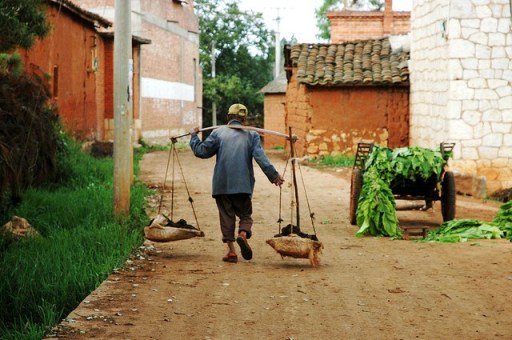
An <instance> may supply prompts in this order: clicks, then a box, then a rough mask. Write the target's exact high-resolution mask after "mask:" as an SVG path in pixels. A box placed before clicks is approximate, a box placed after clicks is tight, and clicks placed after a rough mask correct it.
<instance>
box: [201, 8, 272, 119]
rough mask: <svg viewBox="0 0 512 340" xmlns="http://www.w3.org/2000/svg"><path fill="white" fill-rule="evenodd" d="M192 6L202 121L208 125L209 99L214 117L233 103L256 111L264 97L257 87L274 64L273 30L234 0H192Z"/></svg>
mask: <svg viewBox="0 0 512 340" xmlns="http://www.w3.org/2000/svg"><path fill="white" fill-rule="evenodd" d="M194 6H195V9H196V13H197V15H198V17H199V27H200V38H199V39H200V43H199V53H200V58H199V59H200V63H201V66H202V69H203V79H204V82H203V107H204V109H203V125H209V124H210V123H211V117H212V111H211V106H212V102H213V101H215V102H216V104H217V113H218V116H219V118H221V119H219V121H223V120H224V118H225V116H226V113H227V110H228V108H229V106H230V105H231V104H232V103H234V102H241V103H243V104H245V105H246V106H247V107H248V109H249V111H250V112H251V113H253V114H256V115H257V114H260V115H261V113H262V112H263V97H262V95H261V94H257V91H258V90H259V89H260V88H262V87H263V86H264V85H265V84H267V83H268V82H269V81H270V80H271V79H272V66H273V62H272V58H273V50H272V33H271V32H270V31H269V30H267V29H266V27H265V24H264V21H263V16H262V14H261V13H255V12H252V11H242V10H240V8H238V1H237V0H220V1H215V0H196V1H194ZM213 46H215V52H214V60H215V71H216V72H215V73H216V76H215V78H213V77H212V61H213V59H212V50H213ZM250 118H251V117H250ZM252 118H254V117H252Z"/></svg>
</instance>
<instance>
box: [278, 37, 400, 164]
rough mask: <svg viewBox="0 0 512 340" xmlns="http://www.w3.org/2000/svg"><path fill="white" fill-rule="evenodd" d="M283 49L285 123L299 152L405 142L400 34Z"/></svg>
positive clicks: (351, 150)
mask: <svg viewBox="0 0 512 340" xmlns="http://www.w3.org/2000/svg"><path fill="white" fill-rule="evenodd" d="M395 39H396V38H381V39H370V40H364V41H355V42H346V43H343V44H298V45H294V46H290V47H288V48H287V49H286V50H285V69H286V70H287V77H288V87H287V90H286V125H287V128H288V127H292V130H293V132H294V134H296V135H297V136H299V137H300V139H299V141H298V142H297V151H298V153H299V154H307V155H310V156H318V155H325V154H330V155H340V154H347V155H351V154H354V152H355V149H356V147H357V143H358V142H360V141H373V142H375V143H378V144H380V145H383V146H389V147H401V146H407V145H408V142H409V140H408V139H409V138H408V128H409V72H408V67H407V61H408V59H409V52H408V50H407V49H404V48H403V46H402V45H401V44H400V39H396V40H395Z"/></svg>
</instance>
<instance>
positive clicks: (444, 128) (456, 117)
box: [409, 0, 512, 194]
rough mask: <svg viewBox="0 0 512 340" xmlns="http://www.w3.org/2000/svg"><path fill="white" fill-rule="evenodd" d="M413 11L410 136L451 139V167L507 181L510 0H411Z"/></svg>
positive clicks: (511, 124)
mask: <svg viewBox="0 0 512 340" xmlns="http://www.w3.org/2000/svg"><path fill="white" fill-rule="evenodd" d="M412 19H413V20H412V32H411V38H412V39H411V41H412V43H411V61H410V64H409V69H410V76H411V98H410V100H411V127H410V134H411V140H410V144H411V145H420V146H425V147H436V146H437V145H438V144H439V143H440V142H442V141H449V142H455V143H456V147H455V149H454V160H453V161H451V162H450V166H451V168H452V170H454V171H456V172H460V173H461V174H463V175H468V174H469V175H472V176H475V177H476V178H479V177H485V179H486V182H487V193H488V194H489V193H492V192H493V191H495V190H498V189H502V188H509V187H512V87H511V82H512V30H511V15H510V2H509V1H508V0H468V1H464V2H461V1H455V2H454V1H449V0H432V1H420V0H414V2H413V11H412ZM484 191H485V190H484Z"/></svg>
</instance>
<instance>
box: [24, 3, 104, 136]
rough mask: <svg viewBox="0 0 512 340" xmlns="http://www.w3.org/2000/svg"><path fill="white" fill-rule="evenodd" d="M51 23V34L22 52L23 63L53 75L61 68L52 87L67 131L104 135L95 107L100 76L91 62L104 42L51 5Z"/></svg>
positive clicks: (94, 33) (49, 8)
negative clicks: (55, 91) (55, 69)
mask: <svg viewBox="0 0 512 340" xmlns="http://www.w3.org/2000/svg"><path fill="white" fill-rule="evenodd" d="M48 21H49V22H50V24H51V25H52V30H51V31H50V33H49V35H48V36H47V37H46V38H45V39H44V40H43V41H41V40H37V41H36V43H35V44H34V46H33V47H32V48H31V49H30V50H28V51H21V53H22V55H23V58H24V63H25V65H27V66H29V67H30V65H32V66H37V67H39V68H40V69H41V70H42V71H43V72H46V73H47V74H48V75H50V76H53V75H54V67H57V68H58V80H56V79H51V82H52V88H53V89H55V88H57V89H58V93H54V94H53V95H54V96H55V101H56V103H57V105H58V107H59V114H60V116H61V117H62V121H63V124H64V127H65V129H66V130H67V131H69V132H71V133H73V134H74V135H76V136H77V137H79V138H82V139H94V138H96V137H97V136H98V134H99V133H101V128H100V125H99V124H101V123H100V122H101V121H98V119H97V104H96V102H97V99H98V97H97V92H96V81H97V77H98V76H101V74H98V72H99V71H94V70H93V63H92V61H93V56H94V53H95V52H94V50H95V49H96V53H101V50H102V44H103V41H102V39H101V38H100V37H98V35H97V34H96V32H95V31H94V30H93V29H92V28H88V27H86V26H84V23H82V21H80V20H77V19H73V18H72V17H71V16H68V15H66V14H65V13H64V11H62V12H59V11H58V10H57V9H56V8H55V7H53V6H48ZM93 37H96V39H94V38H93ZM94 43H96V47H94V46H93V45H94ZM99 57H100V60H101V55H99ZM55 81H57V84H54V82H55ZM55 85H56V86H55Z"/></svg>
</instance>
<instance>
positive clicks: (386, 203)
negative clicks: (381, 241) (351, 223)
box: [356, 167, 402, 238]
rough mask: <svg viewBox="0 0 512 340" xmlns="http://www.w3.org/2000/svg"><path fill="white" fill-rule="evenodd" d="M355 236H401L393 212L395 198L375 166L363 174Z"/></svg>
mask: <svg viewBox="0 0 512 340" xmlns="http://www.w3.org/2000/svg"><path fill="white" fill-rule="evenodd" d="M357 225H359V226H360V228H359V230H358V231H357V233H356V236H358V237H360V236H363V235H372V236H390V237H394V238H399V237H401V234H402V233H401V231H400V228H399V227H398V218H397V217H396V214H395V198H394V196H393V193H392V192H391V188H390V187H389V183H388V182H386V181H385V180H384V179H383V178H381V176H380V173H379V170H378V168H377V167H372V168H370V169H369V170H368V171H367V172H366V173H365V174H364V184H363V188H362V191H361V196H360V197H359V205H358V208H357Z"/></svg>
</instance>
